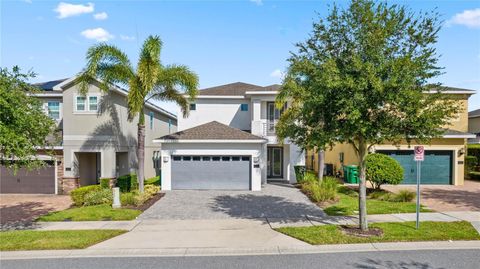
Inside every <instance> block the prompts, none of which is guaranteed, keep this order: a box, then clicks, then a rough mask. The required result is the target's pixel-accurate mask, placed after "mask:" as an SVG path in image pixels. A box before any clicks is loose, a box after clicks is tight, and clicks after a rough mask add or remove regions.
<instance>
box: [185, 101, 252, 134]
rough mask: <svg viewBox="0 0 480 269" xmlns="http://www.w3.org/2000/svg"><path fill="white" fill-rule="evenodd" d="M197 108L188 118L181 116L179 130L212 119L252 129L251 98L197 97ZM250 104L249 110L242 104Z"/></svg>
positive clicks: (244, 128)
mask: <svg viewBox="0 0 480 269" xmlns="http://www.w3.org/2000/svg"><path fill="white" fill-rule="evenodd" d="M194 103H195V104H196V110H192V111H190V115H189V116H188V117H187V118H183V117H179V121H178V130H180V131H182V130H185V129H189V128H192V127H195V126H198V125H202V124H204V123H208V122H211V121H218V122H220V123H223V124H225V125H229V126H231V127H234V128H238V129H240V130H251V118H252V105H251V104H250V100H249V99H221V100H218V99H203V98H201V99H197V100H195V102H194ZM241 104H248V111H241V109H240V105H241Z"/></svg>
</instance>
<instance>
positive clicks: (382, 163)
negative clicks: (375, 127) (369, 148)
mask: <svg viewBox="0 0 480 269" xmlns="http://www.w3.org/2000/svg"><path fill="white" fill-rule="evenodd" d="M366 168H367V169H366V172H367V180H368V181H369V182H370V183H371V184H372V186H373V187H374V188H375V189H380V186H381V185H382V184H393V185H396V184H399V183H400V182H401V181H402V180H403V167H402V166H401V165H400V163H399V162H398V161H397V160H395V159H394V158H392V157H390V156H387V155H384V154H380V153H373V154H369V155H368V156H367V158H366Z"/></svg>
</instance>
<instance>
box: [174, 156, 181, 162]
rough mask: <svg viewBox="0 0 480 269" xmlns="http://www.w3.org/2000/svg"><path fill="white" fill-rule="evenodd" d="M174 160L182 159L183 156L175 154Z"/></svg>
mask: <svg viewBox="0 0 480 269" xmlns="http://www.w3.org/2000/svg"><path fill="white" fill-rule="evenodd" d="M173 160H174V161H181V160H182V157H181V156H173Z"/></svg>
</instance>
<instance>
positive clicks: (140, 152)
mask: <svg viewBox="0 0 480 269" xmlns="http://www.w3.org/2000/svg"><path fill="white" fill-rule="evenodd" d="M137 142H138V144H137V158H138V172H137V179H138V190H139V191H140V193H143V182H144V180H145V176H144V168H145V123H143V124H142V123H140V122H139V123H138V141H137Z"/></svg>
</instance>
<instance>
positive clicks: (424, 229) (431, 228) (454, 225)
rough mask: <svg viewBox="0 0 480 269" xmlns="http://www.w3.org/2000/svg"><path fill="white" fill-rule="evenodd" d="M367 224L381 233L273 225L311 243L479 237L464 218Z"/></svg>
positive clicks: (476, 238) (441, 239)
mask: <svg viewBox="0 0 480 269" xmlns="http://www.w3.org/2000/svg"><path fill="white" fill-rule="evenodd" d="M370 227H371V228H375V227H376V228H380V229H382V230H383V235H381V236H372V237H357V236H352V235H346V234H345V233H344V232H342V231H341V230H340V228H339V227H338V226H336V225H322V226H310V227H285V228H278V229H276V230H277V231H278V232H281V233H284V234H286V235H289V236H291V237H294V238H297V239H300V240H302V241H305V242H307V243H309V244H312V245H327V244H353V243H374V242H415V241H444V240H480V235H479V234H478V232H477V231H476V230H475V228H473V226H472V225H471V224H470V223H469V222H466V221H457V222H432V221H425V222H421V223H420V229H419V230H416V229H415V222H403V223H397V222H395V223H375V224H371V225H370Z"/></svg>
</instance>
